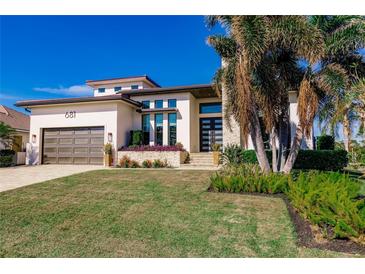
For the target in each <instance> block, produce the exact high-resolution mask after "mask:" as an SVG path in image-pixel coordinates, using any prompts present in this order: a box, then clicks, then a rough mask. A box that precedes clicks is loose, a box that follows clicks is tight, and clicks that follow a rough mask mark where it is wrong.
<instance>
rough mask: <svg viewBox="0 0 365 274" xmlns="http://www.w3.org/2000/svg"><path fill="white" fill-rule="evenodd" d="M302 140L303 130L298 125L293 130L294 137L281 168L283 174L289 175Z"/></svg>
mask: <svg viewBox="0 0 365 274" xmlns="http://www.w3.org/2000/svg"><path fill="white" fill-rule="evenodd" d="M302 140H303V130H302V127H301V126H300V125H297V127H296V130H295V136H294V138H293V142H292V144H291V147H290V152H289V155H288V159H287V160H286V163H285V166H284V168H283V172H284V173H286V174H289V173H290V172H291V170H292V169H293V166H294V163H295V160H296V159H297V156H298V153H299V149H300V146H301V144H302Z"/></svg>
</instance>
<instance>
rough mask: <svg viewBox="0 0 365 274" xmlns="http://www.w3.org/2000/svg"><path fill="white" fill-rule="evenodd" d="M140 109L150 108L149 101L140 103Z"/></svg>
mask: <svg viewBox="0 0 365 274" xmlns="http://www.w3.org/2000/svg"><path fill="white" fill-rule="evenodd" d="M142 108H150V101H142Z"/></svg>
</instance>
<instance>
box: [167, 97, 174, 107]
mask: <svg viewBox="0 0 365 274" xmlns="http://www.w3.org/2000/svg"><path fill="white" fill-rule="evenodd" d="M167 102H168V107H169V108H176V99H169V100H168V101H167Z"/></svg>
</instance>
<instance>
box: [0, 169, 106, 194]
mask: <svg viewBox="0 0 365 274" xmlns="http://www.w3.org/2000/svg"><path fill="white" fill-rule="evenodd" d="M96 169H104V167H103V166H92V165H39V166H16V167H7V168H0V192H2V191H6V190H10V189H14V188H18V187H22V186H27V185H32V184H36V183H40V182H43V181H47V180H51V179H56V178H59V177H64V176H69V175H72V174H76V173H80V172H86V171H90V170H96Z"/></svg>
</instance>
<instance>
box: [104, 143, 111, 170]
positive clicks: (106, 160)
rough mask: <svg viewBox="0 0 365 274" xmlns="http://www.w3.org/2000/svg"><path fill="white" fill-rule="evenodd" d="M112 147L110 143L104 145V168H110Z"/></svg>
mask: <svg viewBox="0 0 365 274" xmlns="http://www.w3.org/2000/svg"><path fill="white" fill-rule="evenodd" d="M112 154H113V147H112V144H111V143H106V144H105V145H104V166H111V165H112V163H113V155H112Z"/></svg>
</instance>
